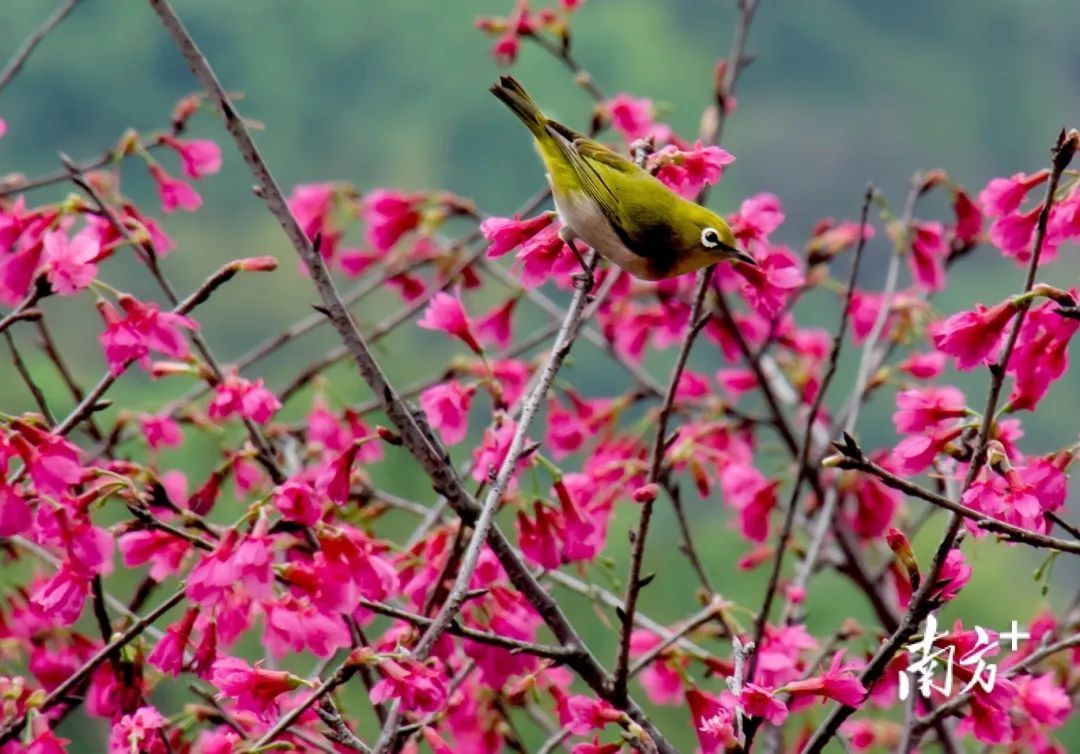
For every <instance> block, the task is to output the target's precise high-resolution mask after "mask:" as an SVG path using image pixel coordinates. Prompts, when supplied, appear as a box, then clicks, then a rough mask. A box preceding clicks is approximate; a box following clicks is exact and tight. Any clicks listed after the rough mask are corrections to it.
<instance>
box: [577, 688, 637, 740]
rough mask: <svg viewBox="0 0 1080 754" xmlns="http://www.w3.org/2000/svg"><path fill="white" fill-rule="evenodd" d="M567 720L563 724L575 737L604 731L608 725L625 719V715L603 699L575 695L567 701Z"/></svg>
mask: <svg viewBox="0 0 1080 754" xmlns="http://www.w3.org/2000/svg"><path fill="white" fill-rule="evenodd" d="M566 713H567V718H568V719H567V720H566V721H565V722H564V723H563V724H564V725H566V726H568V727H569V728H570V732H571V733H573V734H574V735H575V736H584V735H586V734H588V733H590V732H592V731H594V730H603V729H604V728H605V727H606V726H607V725H608V723H617V722H619V721H620V720H622V719H623V713H622V712H619V710H617V709H615V708H614V707H612V706H611V705H610V704H609V703H608V702H605V701H604V700H602V699H593V698H592V697H588V696H580V695H574V696H571V697H570V698H569V699H567V700H566Z"/></svg>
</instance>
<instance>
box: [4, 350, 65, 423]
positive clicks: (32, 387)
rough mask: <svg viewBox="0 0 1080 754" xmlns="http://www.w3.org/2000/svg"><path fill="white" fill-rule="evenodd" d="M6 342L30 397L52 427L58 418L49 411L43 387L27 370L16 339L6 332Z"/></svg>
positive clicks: (16, 369)
mask: <svg viewBox="0 0 1080 754" xmlns="http://www.w3.org/2000/svg"><path fill="white" fill-rule="evenodd" d="M4 340H6V341H7V346H8V350H9V351H10V352H11V363H12V364H13V365H14V366H15V371H16V372H18V373H19V377H21V378H22V381H23V384H25V385H26V389H27V390H29V391H30V395H31V396H33V398H34V403H36V404H37V407H38V409H39V410H40V411H41V415H42V416H44V417H45V421H46V422H48V424H49V426H50V427H51V426H52V425H54V424H56V417H55V416H53V413H52V411H51V410H50V409H49V403H48V401H46V400H45V393H43V392H42V391H41V387H40V386H39V385H38V384H37V382H36V381H35V380H34V375H32V374H30V370H29V369H27V368H26V362H25V361H23V358H22V354H21V353H19V348H18V346H16V345H15V339H14V338H12V337H11V333H9V332H5V333H4Z"/></svg>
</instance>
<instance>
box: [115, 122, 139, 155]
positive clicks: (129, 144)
mask: <svg viewBox="0 0 1080 754" xmlns="http://www.w3.org/2000/svg"><path fill="white" fill-rule="evenodd" d="M138 151H139V132H138V131H136V130H135V129H134V128H129V129H128V130H127V131H124V134H123V136H121V137H120V141H119V142H118V143H117V144H116V149H115V150H114V151H113V154H114V155H115V156H116V157H128V156H130V155H133V154H135V153H136V152H138Z"/></svg>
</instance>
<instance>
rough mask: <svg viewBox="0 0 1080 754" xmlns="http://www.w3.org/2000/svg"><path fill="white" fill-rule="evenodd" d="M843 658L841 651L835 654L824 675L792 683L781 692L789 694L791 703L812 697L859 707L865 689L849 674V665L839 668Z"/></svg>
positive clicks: (864, 695) (864, 696) (863, 697)
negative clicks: (801, 698) (808, 696)
mask: <svg viewBox="0 0 1080 754" xmlns="http://www.w3.org/2000/svg"><path fill="white" fill-rule="evenodd" d="M843 657H844V653H843V651H840V652H837V653H836V654H835V655H833V659H832V663H831V664H830V666H829V669H828V670H827V671H826V672H825V673H823V674H821V675H820V676H816V677H814V678H808V679H806V680H805V681H792V682H791V683H788V684H786V685H785V686H784V687H783V690H785V691H787V692H788V693H790V694H791V697H792V700H793V701H796V700H798V699H799V698H800V697H805V696H807V695H813V696H820V697H823V698H825V699H832V700H833V701H836V702H840V703H841V704H844V705H847V706H848V707H858V706H860V705H861V704H862V702H863V699H865V698H866V689H865V688H864V687H863V685H862V683H860V682H859V679H858V678H856V677H855V675H854V674H852V673H851V666H850V665H845V666H841V664H840V663H841V661H842V660H843Z"/></svg>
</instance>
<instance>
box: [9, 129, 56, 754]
mask: <svg viewBox="0 0 1080 754" xmlns="http://www.w3.org/2000/svg"><path fill="white" fill-rule="evenodd" d="M2 125H3V121H0V126H2ZM2 135H3V134H2V133H0V136H2ZM30 732H31V733H32V734H33V736H34V737H33V739H32V740H30V742H29V744H28V745H27V747H26V749H9V747H7V746H5V747H4V749H3V751H5V752H8V751H17V752H24V753H25V754H67V750H68V749H67V745H68V744H69V743H71V741H69V740H68V739H66V738H60V737H59V736H57V735H56V734H55V733H53V732H52V729H51V728H50V727H49V723H48V721H47V720H46V719H45V718H44V717H42V716H40V715H34V717H33V718H32V719H31V722H30ZM12 746H17V744H12Z"/></svg>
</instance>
